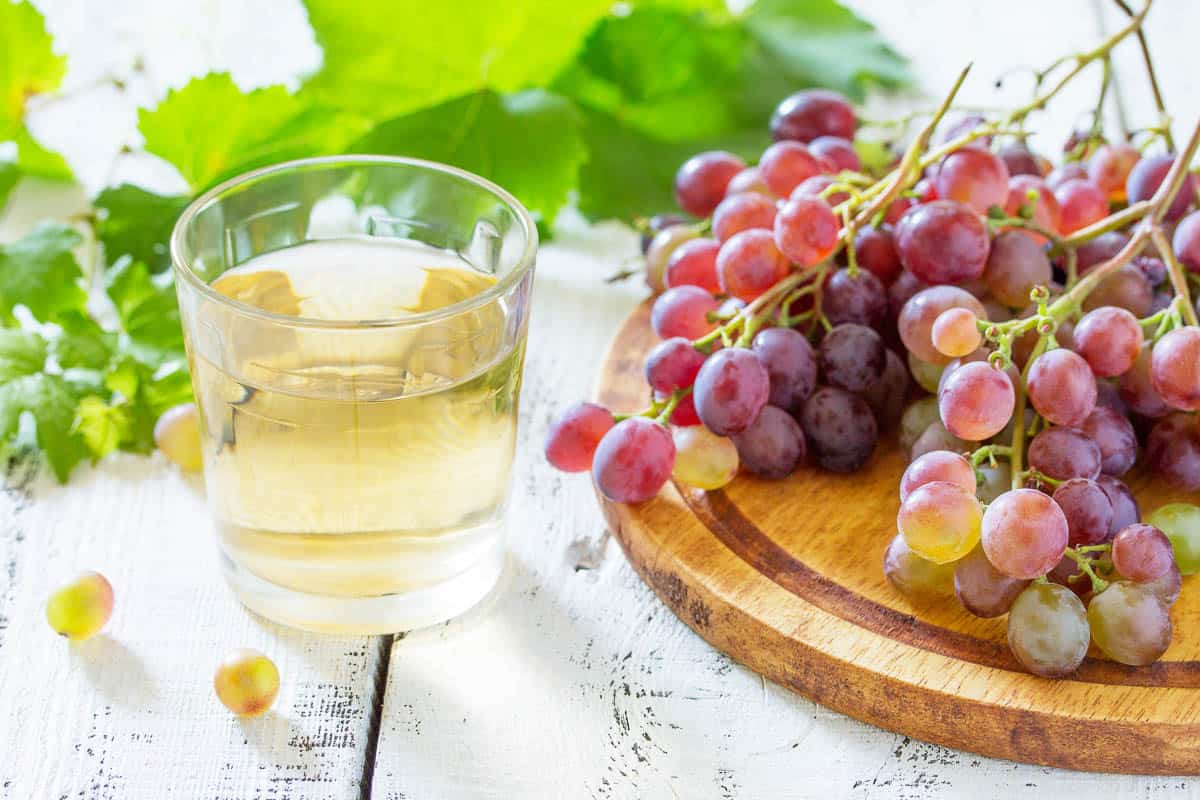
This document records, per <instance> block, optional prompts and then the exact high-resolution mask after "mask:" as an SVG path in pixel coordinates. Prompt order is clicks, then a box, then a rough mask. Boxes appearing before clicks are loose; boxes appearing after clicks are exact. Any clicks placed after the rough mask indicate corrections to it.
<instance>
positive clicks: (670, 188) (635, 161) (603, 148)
mask: <svg viewBox="0 0 1200 800" xmlns="http://www.w3.org/2000/svg"><path fill="white" fill-rule="evenodd" d="M583 117H584V120H585V122H584V126H583V138H584V141H585V142H587V146H588V151H589V153H591V157H590V158H589V159H588V161H587V163H585V164H584V165H583V167H582V168H581V169H580V171H579V210H580V211H581V212H583V214H584V215H586V216H587V217H589V218H592V219H607V218H613V217H615V218H617V219H623V220H626V221H628V220H632V219H635V218H637V217H645V216H650V215H652V214H657V213H660V212H662V211H665V210H669V209H673V208H675V207H676V206H675V196H674V183H675V181H674V178H675V172H676V170H678V169H679V165H680V164H682V163H683V162H684V161H686V160H687V159H688V158H689V157H691V156H693V155H695V154H696V153H698V152H701V151H703V150H710V149H712V148H714V147H718V146H719V147H722V148H724V149H728V150H732V151H733V152H735V153H738V154H739V155H742V156H744V157H752V156H754V155H756V154H757V153H760V152H762V149H763V147H765V146H766V145H767V143H768V141H769V137H768V136H767V132H766V130H764V129H762V128H753V129H748V130H745V131H742V132H740V133H738V134H736V135H734V134H727V135H725V136H723V137H721V139H720V140H716V141H714V140H699V141H688V142H670V141H663V140H661V139H657V138H654V137H653V136H651V135H649V134H647V133H645V132H644V131H641V130H638V129H636V128H634V127H632V126H630V125H626V124H625V123H624V122H622V121H621V120H619V119H616V118H615V117H612V116H610V115H608V114H605V113H603V112H599V111H586V112H585V113H584V115H583Z"/></svg>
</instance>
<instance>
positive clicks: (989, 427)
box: [938, 361, 1016, 442]
mask: <svg viewBox="0 0 1200 800" xmlns="http://www.w3.org/2000/svg"><path fill="white" fill-rule="evenodd" d="M1015 403H1016V395H1015V392H1014V391H1013V385H1012V381H1010V380H1009V378H1008V375H1006V374H1005V373H1004V372H1002V371H1001V370H998V369H996V368H995V367H993V366H991V365H990V364H988V363H987V362H984V361H974V362H971V363H969V364H963V365H962V366H961V367H959V368H958V369H956V370H954V373H953V374H952V375H951V376H950V377H949V378H948V379H947V380H946V383H945V385H944V386H943V387H942V388H941V390H939V391H938V410H939V411H940V412H941V416H942V422H943V423H944V424H945V426H946V429H947V430H948V431H950V432H951V433H953V434H954V435H955V436H957V437H959V438H960V439H966V440H968V441H975V442H977V441H982V440H983V439H988V438H990V437H992V436H995V435H996V434H997V433H999V432H1000V431H1002V430H1004V426H1005V425H1007V424H1008V421H1009V420H1010V419H1012V415H1013V408H1014V406H1015Z"/></svg>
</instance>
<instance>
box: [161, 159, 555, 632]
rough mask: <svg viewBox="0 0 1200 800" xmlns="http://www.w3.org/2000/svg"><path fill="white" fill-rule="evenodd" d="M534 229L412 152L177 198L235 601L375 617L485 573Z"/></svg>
mask: <svg viewBox="0 0 1200 800" xmlns="http://www.w3.org/2000/svg"><path fill="white" fill-rule="evenodd" d="M536 251H537V231H536V228H535V227H534V224H533V221H532V220H531V219H530V216H529V214H528V212H527V211H526V210H525V209H524V208H522V207H521V205H520V204H519V203H518V202H517V201H516V200H515V199H514V198H513V197H512V196H511V195H510V194H508V193H507V192H505V191H504V190H503V189H501V188H500V187H498V186H495V185H494V184H492V183H490V182H488V181H486V180H484V179H482V178H479V177H477V176H475V175H472V174H470V173H467V172H463V171H462V170H458V169H454V168H452V167H448V166H443V165H441V164H434V163H430V162H424V161H417V160H413V159H403V158H386V157H377V156H337V157H330V158H316V159H308V160H303V161H293V162H290V163H286V164H280V165H278V166H272V167H266V168H264V169H259V170H257V171H254V172H251V173H249V174H246V175H243V176H241V177H239V178H235V179H233V180H231V181H228V182H227V183H223V184H221V185H220V186H217V187H216V188H214V189H212V190H211V191H209V192H207V193H206V194H204V195H203V196H201V197H199V198H198V199H197V200H196V201H195V202H194V203H192V204H191V205H190V206H189V207H188V208H187V209H186V210H185V211H184V212H183V215H182V216H181V217H180V219H179V221H178V223H177V224H176V227H175V230H174V233H173V234H172V238H171V255H172V259H173V262H174V267H175V276H176V285H177V288H178V293H179V304H180V313H181V317H182V322H183V329H184V334H185V339H186V342H187V349H188V359H189V362H190V364H191V374H192V386H193V389H194V390H195V395H196V402H197V405H198V407H199V411H200V419H201V425H200V427H201V436H202V438H203V456H204V476H205V484H206V491H207V494H208V503H209V506H210V508H211V509H212V513H213V516H214V518H215V521H216V527H217V530H218V533H219V538H220V549H221V560H222V564H223V568H224V571H225V575H226V577H227V579H228V581H229V583H230V584H231V586H232V587H233V589H234V591H235V592H236V594H237V596H238V597H239V598H240V599H241V601H242V602H243V603H244V604H245V605H246V606H248V607H249V608H250V609H251V610H253V611H255V612H257V613H259V614H262V615H263V616H265V617H268V618H270V619H273V620H275V621H278V622H281V623H284V624H286V625H291V626H294V627H299V628H306V629H310V630H319V631H329V632H339V633H384V632H394V631H402V630H409V629H412V628H417V627H421V626H425V625H430V624H433V623H436V622H440V621H443V620H446V619H449V618H451V617H454V616H457V615H459V614H461V613H462V612H464V611H466V610H467V609H469V608H470V607H471V606H473V605H475V604H476V603H478V602H479V600H481V599H482V598H483V597H484V596H485V595H487V594H488V592H489V591H490V590H491V589H492V587H493V586H494V585H495V584H496V581H497V580H498V578H499V576H500V573H501V569H502V566H503V562H504V543H503V521H504V510H505V505H506V501H507V497H508V493H509V473H510V470H511V467H512V461H513V447H514V442H515V436H516V428H517V400H518V395H519V392H520V387H521V368H522V363H523V360H524V353H525V340H526V330H527V321H528V314H529V299H530V291H531V288H532V281H533V266H534V258H535V254H536Z"/></svg>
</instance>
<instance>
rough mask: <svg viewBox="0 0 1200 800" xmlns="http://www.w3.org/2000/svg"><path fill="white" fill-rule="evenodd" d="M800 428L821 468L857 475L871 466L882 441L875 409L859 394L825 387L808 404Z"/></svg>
mask: <svg viewBox="0 0 1200 800" xmlns="http://www.w3.org/2000/svg"><path fill="white" fill-rule="evenodd" d="M800 427H801V428H803V429H804V434H805V437H806V438H807V439H808V447H809V450H810V451H811V452H812V457H813V460H814V461H815V462H816V463H817V465H818V466H820V467H823V468H825V469H828V470H832V471H834V472H855V471H857V470H858V469H860V468H861V467H862V466H863V465H864V464H866V463H867V459H869V458H870V457H871V453H872V452H874V450H875V442H876V441H877V440H878V439H879V430H878V428H877V426H876V424H875V416H874V415H873V414H872V413H871V407H870V406H868V405H867V403H866V401H865V400H863V399H862V398H861V397H859V396H858V395H856V394H851V393H850V392H847V391H845V390H844V389H839V388H837V387H834V386H822V387H821V388H820V389H817V391H815V392H813V394H812V395H811V396H810V397H809V398H808V399H807V400H806V401H805V402H804V408H803V410H802V411H801V414H800Z"/></svg>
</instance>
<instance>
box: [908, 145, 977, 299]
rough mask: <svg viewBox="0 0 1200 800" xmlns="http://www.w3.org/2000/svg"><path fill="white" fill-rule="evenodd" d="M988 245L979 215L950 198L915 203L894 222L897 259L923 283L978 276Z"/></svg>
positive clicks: (962, 280) (968, 278)
mask: <svg viewBox="0 0 1200 800" xmlns="http://www.w3.org/2000/svg"><path fill="white" fill-rule="evenodd" d="M963 152H966V151H965V150H964V151H963ZM956 155H957V154H956ZM990 246H991V245H990V241H989V238H988V232H987V226H986V225H984V224H983V220H982V219H981V218H980V217H979V215H978V214H976V213H975V212H974V211H972V210H971V209H970V208H968V207H967V206H964V205H962V204H961V203H956V202H953V201H951V200H935V201H933V202H932V203H926V204H924V205H920V206H917V207H915V208H913V209H912V210H910V211H909V212H908V213H907V214H905V215H904V216H903V217H901V218H900V221H899V222H898V223H897V224H896V248H897V250H898V251H899V253H900V261H901V262H902V263H903V264H904V267H905V269H907V270H908V271H909V272H911V273H912V274H913V275H914V276H916V277H917V278H919V279H921V280H923V281H925V282H926V283H931V284H942V283H963V282H965V281H973V280H975V279H976V278H979V277H981V276H982V275H983V269H984V266H985V265H986V264H987V257H988V250H989V248H990Z"/></svg>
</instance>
